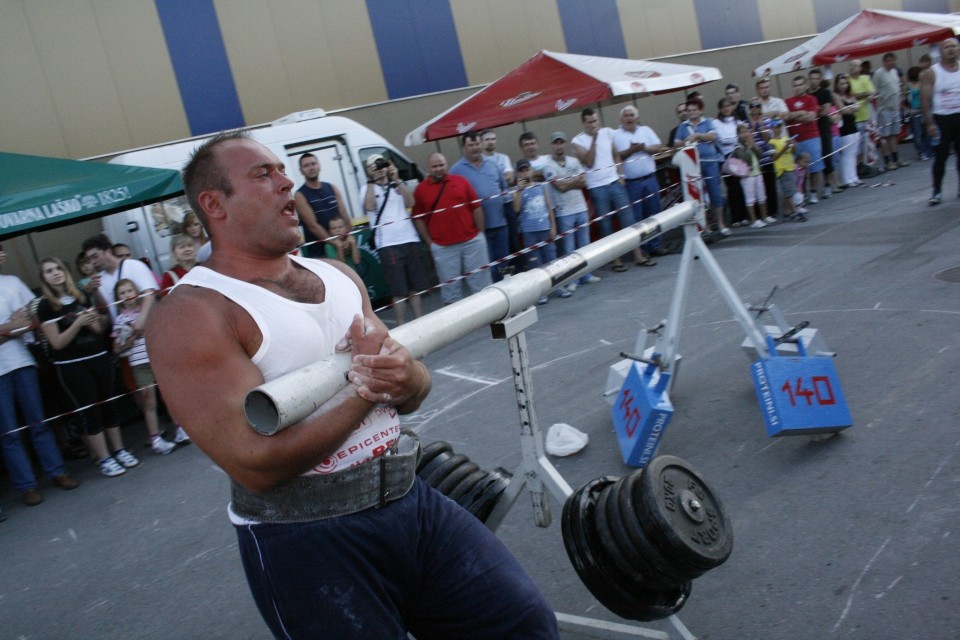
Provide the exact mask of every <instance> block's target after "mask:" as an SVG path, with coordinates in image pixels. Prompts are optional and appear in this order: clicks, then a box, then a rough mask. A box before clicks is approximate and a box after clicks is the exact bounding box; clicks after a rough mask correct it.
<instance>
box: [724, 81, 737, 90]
mask: <svg viewBox="0 0 960 640" xmlns="http://www.w3.org/2000/svg"><path fill="white" fill-rule="evenodd" d="M730 89H733V90H734V91H740V87H738V86H737V83H736V82H731V83H730V84H728V85H727V86H726V88H725V89H724V91H730Z"/></svg>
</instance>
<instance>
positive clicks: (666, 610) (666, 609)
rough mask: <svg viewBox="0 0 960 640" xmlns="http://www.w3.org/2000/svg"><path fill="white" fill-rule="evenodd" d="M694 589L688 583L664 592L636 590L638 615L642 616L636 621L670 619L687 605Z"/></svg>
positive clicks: (634, 593)
mask: <svg viewBox="0 0 960 640" xmlns="http://www.w3.org/2000/svg"><path fill="white" fill-rule="evenodd" d="M692 587H693V584H692V583H691V582H690V581H687V582H684V583H683V584H681V585H680V586H678V587H674V588H673V589H665V590H662V591H658V590H652V589H636V590H634V592H633V595H634V597H635V598H636V599H637V603H638V604H637V614H638V616H641V617H637V618H635V619H636V620H639V621H641V622H650V621H652V620H662V619H663V618H669V617H670V616H672V615H674V614H675V613H677V612H678V611H680V609H682V608H683V605H685V604H687V600H688V599H689V598H690V590H691V589H692Z"/></svg>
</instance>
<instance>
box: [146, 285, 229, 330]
mask: <svg viewBox="0 0 960 640" xmlns="http://www.w3.org/2000/svg"><path fill="white" fill-rule="evenodd" d="M238 311H240V307H238V306H237V305H236V304H235V303H233V302H231V301H230V300H228V299H227V298H226V297H224V296H223V295H222V294H220V293H218V292H217V291H214V290H213V289H208V288H206V287H194V286H190V285H186V284H184V285H180V286H178V287H176V288H175V289H174V290H173V291H171V292H170V293H169V294H168V295H166V296H165V297H164V298H163V300H162V301H161V303H160V304H157V305H155V308H154V309H153V310H152V311H151V313H150V319H149V322H148V324H147V342H148V343H150V342H155V343H160V342H163V343H176V344H180V343H182V342H184V339H185V338H186V339H189V341H190V342H192V343H194V344H198V343H203V341H204V339H210V338H213V337H215V336H217V337H222V336H225V335H228V334H231V333H232V334H233V335H236V332H235V330H236V326H237V320H238V315H239V314H238Z"/></svg>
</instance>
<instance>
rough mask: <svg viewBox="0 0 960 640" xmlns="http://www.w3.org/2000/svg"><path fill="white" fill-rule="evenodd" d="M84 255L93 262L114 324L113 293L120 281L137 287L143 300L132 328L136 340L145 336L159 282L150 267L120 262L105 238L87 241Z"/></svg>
mask: <svg viewBox="0 0 960 640" xmlns="http://www.w3.org/2000/svg"><path fill="white" fill-rule="evenodd" d="M81 249H82V251H83V255H84V256H86V257H87V258H88V259H90V260H92V261H93V264H94V265H95V266H96V267H97V271H98V273H97V275H96V276H95V278H99V280H100V295H102V296H103V299H104V300H105V301H106V302H107V305H108V309H109V310H110V320H111V322H112V321H113V320H114V319H116V317H117V306H116V304H114V303H115V302H116V296H114V293H113V289H114V287H116V286H117V282H119V281H120V280H130V281H132V282H133V284H135V285H136V286H137V291H139V292H140V295H142V296H143V298H142V302H141V305H140V317H139V318H138V319H137V321H136V322H135V323H134V325H133V328H134V331H135V332H136V337H139V336H141V335H143V328H144V327H145V326H146V324H147V317H148V316H149V315H150V307H152V306H153V301H154V297H153V293H154V291H156V290H157V278H156V276H154V275H153V271H151V270H150V267H148V266H147V265H145V264H143V263H142V262H140V261H139V260H133V259H127V260H120V259H119V258H117V256H116V255H114V253H113V243H111V242H110V238H108V237H107V236H105V235H104V234H102V233H101V234H100V235H98V236H93V237H92V238H87V239H86V240H85V241H84V243H83V246H82V247H81Z"/></svg>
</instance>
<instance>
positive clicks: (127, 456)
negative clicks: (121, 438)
mask: <svg viewBox="0 0 960 640" xmlns="http://www.w3.org/2000/svg"><path fill="white" fill-rule="evenodd" d="M113 457H114V458H115V459H116V461H117V462H119V463H120V464H122V465H123V466H124V467H126V468H127V469H129V468H131V467H135V466H137V465H138V464H140V460H138V459H137V456H135V455H133V454H132V453H130V452H129V451H127V450H126V449H117V450H116V451H114V452H113Z"/></svg>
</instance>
